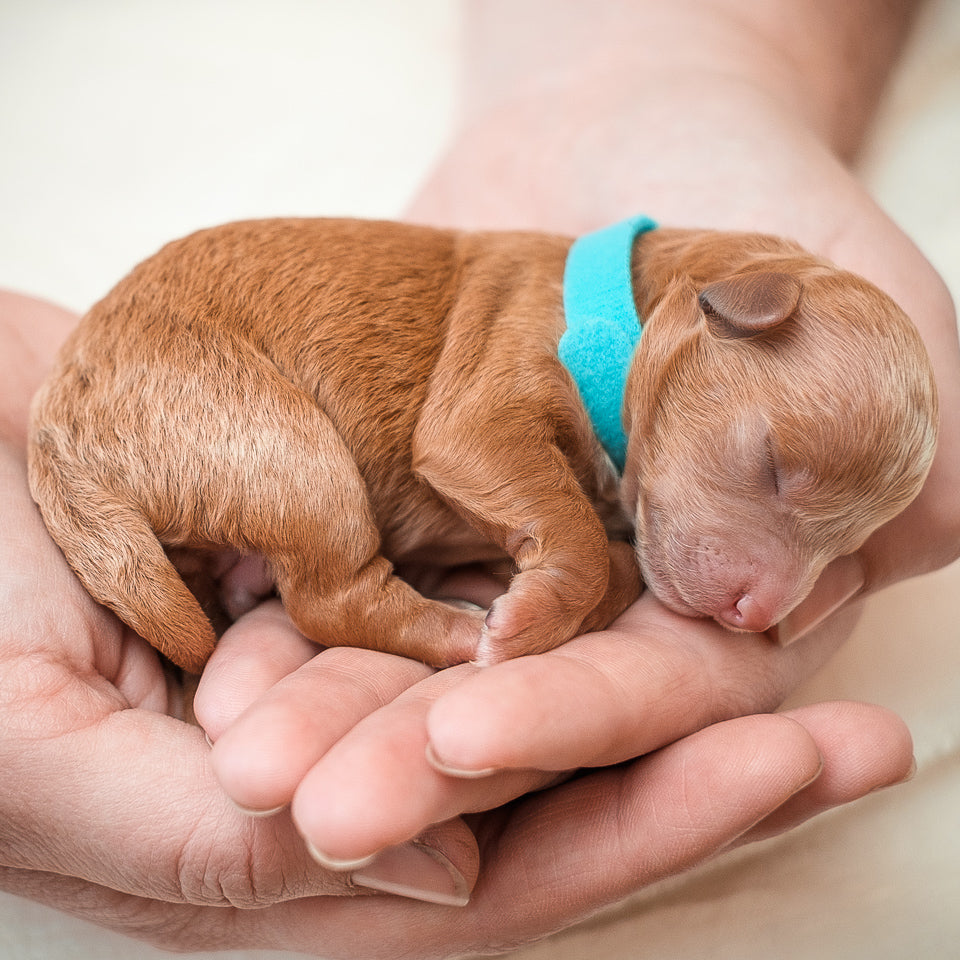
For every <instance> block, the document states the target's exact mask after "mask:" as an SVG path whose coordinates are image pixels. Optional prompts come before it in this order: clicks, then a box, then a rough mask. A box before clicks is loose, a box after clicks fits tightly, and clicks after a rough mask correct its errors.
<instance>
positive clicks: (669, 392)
mask: <svg viewBox="0 0 960 960" xmlns="http://www.w3.org/2000/svg"><path fill="white" fill-rule="evenodd" d="M780 251H781V252H780V253H779V255H777V254H774V252H773V251H771V256H769V257H765V258H761V259H760V260H759V261H757V260H754V262H753V263H752V265H751V266H750V267H748V268H745V269H741V270H740V271H738V273H739V275H740V276H744V275H746V274H748V273H751V272H753V271H760V272H762V271H765V270H776V271H781V270H789V273H790V274H791V275H793V276H796V277H797V278H799V279H800V282H801V293H800V297H799V301H798V303H797V306H796V309H795V310H794V311H793V312H792V313H791V315H790V316H789V317H788V318H787V319H785V320H784V321H783V322H782V323H777V324H776V325H774V326H773V327H772V328H771V329H768V330H764V331H761V332H758V333H757V334H755V335H743V336H737V337H733V338H730V337H726V336H722V335H720V336H718V335H717V330H716V329H715V328H714V327H713V325H711V323H710V322H709V320H708V318H707V317H706V316H705V313H704V310H703V308H702V307H701V304H700V303H699V302H698V285H697V281H696V277H697V269H696V267H695V266H694V267H693V268H692V269H691V270H690V277H689V278H685V279H682V280H680V279H678V280H676V281H674V282H673V283H671V284H670V288H669V290H668V291H667V293H666V294H665V295H664V296H663V297H662V298H661V299H660V300H659V302H658V303H657V304H656V306H655V308H654V310H653V312H652V315H651V317H650V319H649V327H650V332H651V333H654V334H655V336H651V337H649V338H648V339H647V341H646V342H644V340H641V348H640V351H639V356H638V363H637V364H635V367H634V374H633V375H632V377H631V382H630V385H629V396H630V399H629V401H628V405H629V407H630V409H631V410H633V411H634V420H633V430H632V433H631V440H632V442H631V445H630V449H629V454H628V463H627V473H628V474H630V475H631V477H630V480H629V482H628V483H627V484H626V485H625V486H626V488H627V490H628V496H629V498H630V499H629V504H628V506H629V508H630V509H631V511H632V512H633V513H634V514H635V516H636V534H637V552H638V556H639V559H640V564H641V569H642V572H643V578H644V581H645V582H646V583H647V585H648V586H650V587H651V589H653V590H654V592H655V593H657V595H658V596H659V597H660V598H661V599H662V600H663V601H664V602H665V603H667V604H668V605H669V606H671V607H672V608H673V609H675V610H677V611H678V612H681V613H684V614H687V615H695V616H706V617H713V618H716V619H717V620H718V621H719V622H721V623H722V624H723V625H724V626H727V627H731V628H734V629H749V630H765V629H767V628H768V627H770V626H771V625H773V624H774V623H777V622H778V621H779V620H781V619H782V618H783V617H784V616H785V615H786V614H787V613H788V612H789V611H790V610H792V609H793V607H795V606H796V605H797V604H798V603H799V602H800V601H801V600H802V599H803V598H804V597H805V596H806V595H807V594H808V593H809V591H810V589H811V588H812V586H813V584H814V582H815V581H816V579H817V577H818V576H819V574H820V573H821V571H822V570H823V568H824V567H825V566H826V565H827V563H829V562H830V561H831V560H833V559H835V558H836V557H838V556H841V555H844V554H849V553H852V552H853V551H855V550H856V549H858V548H859V547H860V546H861V545H862V543H863V542H864V541H865V540H866V538H867V537H868V536H869V535H870V534H871V533H872V532H873V531H874V530H875V529H877V527H879V526H880V525H882V524H883V523H885V522H886V521H887V520H889V519H891V518H892V517H893V516H895V515H896V514H897V513H899V512H900V511H901V510H902V509H903V508H904V507H905V506H906V505H907V504H908V503H909V502H910V501H911V500H912V499H913V497H915V496H916V494H917V493H918V492H919V489H920V487H921V485H922V483H923V480H924V478H925V476H926V473H927V471H928V470H929V466H930V463H931V461H932V457H933V452H934V447H935V440H936V416H935V411H936V394H935V388H934V384H933V382H932V377H931V374H930V371H929V367H928V365H927V364H925V363H921V362H919V360H918V362H916V363H913V364H911V363H909V362H907V363H905V359H906V358H911V357H918V358H923V357H924V353H923V346H922V343H921V342H920V339H919V336H918V335H917V333H916V332H915V330H914V328H913V327H912V325H911V324H910V323H909V321H908V320H907V318H906V317H905V316H904V315H903V314H902V312H901V311H900V310H899V308H898V307H897V306H896V305H895V304H894V303H893V302H892V301H891V300H890V299H889V298H888V297H886V296H885V295H884V294H882V293H881V292H880V291H878V290H877V289H876V288H874V287H872V286H871V285H870V284H868V283H866V282H865V281H862V280H860V279H859V278H857V277H855V276H853V275H850V274H845V273H841V272H838V271H836V270H832V269H827V268H826V267H825V266H824V265H822V264H821V263H819V262H818V261H816V260H815V259H814V258H812V257H809V256H807V255H797V256H790V255H789V248H787V251H786V255H785V253H784V251H783V246H782V244H781V245H780ZM710 256H711V257H714V256H716V253H715V252H711V254H710ZM694 259H695V254H694ZM720 332H721V333H722V331H720ZM645 336H646V333H645ZM931 413H932V415H931ZM637 414H639V415H637Z"/></svg>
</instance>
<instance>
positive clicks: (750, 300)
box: [699, 272, 802, 339]
mask: <svg viewBox="0 0 960 960" xmlns="http://www.w3.org/2000/svg"><path fill="white" fill-rule="evenodd" d="M801 286H802V285H801V283H800V281H799V280H798V279H797V278H796V277H795V276H793V274H790V273H775V272H760V273H747V274H744V275H743V276H739V277H730V278H729V279H728V280H718V281H717V282H716V283H711V284H710V286H708V287H707V288H706V289H705V290H703V292H702V293H701V294H700V297H699V300H700V306H701V308H702V309H703V314H704V318H705V319H706V321H707V327H708V328H709V329H710V332H711V333H712V334H713V335H714V336H715V337H723V338H726V339H731V338H736V337H752V336H755V335H756V334H758V333H762V332H763V331H764V330H770V329H772V328H773V327H777V326H779V325H780V324H781V323H783V322H784V321H785V320H787V319H789V318H790V317H791V316H792V315H793V312H794V311H795V310H796V309H797V303H798V302H799V301H800V290H801Z"/></svg>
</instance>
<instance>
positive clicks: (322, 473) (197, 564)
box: [30, 220, 936, 670]
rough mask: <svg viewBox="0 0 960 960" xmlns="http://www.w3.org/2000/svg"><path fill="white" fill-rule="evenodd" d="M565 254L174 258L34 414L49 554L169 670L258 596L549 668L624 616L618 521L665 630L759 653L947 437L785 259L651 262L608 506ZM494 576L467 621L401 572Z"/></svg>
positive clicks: (57, 380) (810, 278) (197, 239)
mask: <svg viewBox="0 0 960 960" xmlns="http://www.w3.org/2000/svg"><path fill="white" fill-rule="evenodd" d="M569 245H570V240H569V239H566V238H562V237H554V236H547V235H541V234H533V233H487V234H464V233H456V232H450V231H440V230H432V229H428V228H419V227H410V226H402V225H398V224H390V223H374V222H364V221H348V220H340V221H337V220H273V221H260V222H251V223H239V224H231V225H227V226H224V227H218V228H214V229H212V230H207V231H202V232H200V233H197V234H194V235H192V236H190V237H187V238H185V239H183V240H179V241H176V242H174V243H172V244H169V245H168V246H167V247H165V248H164V249H163V250H161V251H160V252H159V253H158V254H156V255H155V256H154V257H152V258H151V259H149V260H147V261H146V262H144V263H143V264H141V265H140V266H139V267H137V268H136V269H135V270H134V271H133V272H132V273H131V275H130V276H128V277H127V278H126V279H124V280H123V281H121V283H120V284H118V286H117V287H116V288H115V289H114V290H113V291H112V292H111V293H110V294H109V295H108V296H107V297H106V298H105V299H104V300H103V301H101V302H100V303H98V304H97V305H96V306H95V307H94V308H93V309H92V310H91V311H90V312H89V314H88V315H87V316H86V317H85V318H84V320H83V321H82V322H81V324H80V326H79V327H78V329H77V330H76V331H75V333H74V334H73V335H72V337H71V338H70V340H69V341H68V343H67V344H66V345H65V347H64V348H63V351H62V352H61V355H60V358H59V361H58V363H57V366H56V369H55V370H54V372H53V374H52V376H51V378H50V379H49V380H48V382H47V383H46V385H45V386H44V387H43V389H42V390H41V392H40V394H39V395H38V397H37V399H36V401H35V404H34V409H33V423H32V437H31V455H30V476H31V485H32V490H33V494H34V497H35V499H36V500H37V502H38V504H39V505H40V508H41V510H42V512H43V516H44V519H45V521H46V523H47V526H48V528H49V530H50V532H51V534H52V536H53V537H54V539H55V540H56V541H57V542H58V543H59V544H60V546H61V547H62V549H63V551H64V554H65V555H66V557H67V559H68V561H69V562H70V563H71V565H72V566H73V568H74V569H75V570H76V571H77V574H78V576H79V577H80V579H81V580H82V582H83V583H84V585H85V586H86V587H87V589H88V590H89V591H90V593H91V595H92V596H93V597H94V598H96V599H97V600H99V601H100V602H102V603H104V604H106V605H107V606H109V607H111V608H112V609H113V610H115V611H116V613H117V614H118V615H119V616H120V617H121V618H122V619H123V620H124V621H126V622H127V623H128V624H129V625H130V626H132V627H133V628H134V629H135V630H137V631H138V632H139V633H140V634H142V635H143V636H144V637H146V638H147V639H148V640H149V641H150V642H151V643H153V644H154V645H155V646H156V647H157V648H158V649H160V650H161V651H162V652H163V653H165V654H166V655H167V656H169V657H170V658H171V659H172V660H174V661H175V662H177V663H179V664H181V665H182V666H184V667H185V668H187V669H189V670H198V669H200V668H201V667H202V665H203V663H204V662H205V660H206V658H207V657H208V656H209V654H210V651H211V650H212V648H213V644H214V643H215V640H216V633H215V630H214V628H213V627H212V626H211V622H210V620H211V619H212V620H213V621H214V623H216V625H217V627H218V628H219V627H222V626H223V624H224V623H225V622H227V621H228V620H229V619H230V618H231V617H233V616H236V615H237V613H239V612H242V610H243V609H245V608H246V607H248V606H249V605H250V604H251V603H252V602H254V600H255V599H256V598H257V597H258V596H260V595H261V594H263V593H264V592H265V591H266V590H268V589H269V588H270V586H271V584H272V583H273V582H274V581H275V583H276V587H277V590H278V592H279V593H280V595H281V596H282V598H283V600H284V603H285V605H286V606H287V608H288V610H289V612H290V615H291V617H292V618H293V620H294V622H295V623H296V624H297V625H298V626H299V627H300V629H301V630H303V632H304V633H305V634H306V635H307V636H309V637H310V638H311V639H313V640H315V641H317V642H319V643H322V644H355V645H361V646H370V647H375V648H378V649H385V650H391V651H395V652H398V653H402V654H405V655H408V656H413V657H417V658H419V659H423V660H425V661H427V662H430V663H435V664H446V663H453V662H457V661H461V660H466V659H471V658H475V657H478V658H479V659H481V660H484V661H488V662H489V661H493V660H496V659H500V658H503V657H508V656H514V655H517V654H521V653H527V652H536V651H540V650H544V649H548V648H550V647H552V646H555V645H557V644H559V643H562V642H564V641H565V640H567V639H569V638H570V637H571V636H573V635H575V634H576V633H577V632H579V631H582V630H584V629H590V628H597V627H601V626H605V625H606V624H607V623H609V622H610V620H612V619H613V618H614V617H615V616H616V615H617V614H618V613H619V612H621V611H622V610H623V609H624V608H625V607H626V605H627V604H628V603H629V602H631V601H632V600H633V599H634V598H635V597H636V596H637V594H638V593H639V590H640V588H641V584H640V580H639V577H638V573H637V563H636V559H635V555H634V551H633V548H632V547H631V546H630V545H629V544H627V543H626V542H625V540H626V538H627V537H628V536H629V534H630V532H631V528H632V526H633V523H634V522H636V525H637V538H638V552H639V556H640V561H641V565H642V567H643V570H644V577H645V579H647V580H648V582H649V583H650V584H651V586H652V587H653V588H654V589H655V590H656V591H657V592H658V594H660V595H661V596H662V597H663V598H664V599H665V600H666V601H667V602H668V603H671V604H672V605H673V606H675V607H676V608H677V609H680V610H682V611H683V612H688V613H692V614H694V615H701V616H715V617H717V618H718V619H719V620H721V621H722V622H724V623H726V624H727V625H728V626H731V627H734V628H743V629H765V628H766V627H767V626H769V625H770V624H772V623H773V622H775V620H776V619H779V618H780V617H782V616H783V615H784V614H785V613H786V612H787V611H788V610H789V609H790V608H792V606H794V605H795V604H796V603H797V602H798V601H799V600H800V599H801V598H802V596H803V595H805V594H806V592H808V591H809V589H810V586H811V585H812V582H813V579H815V577H816V574H817V573H818V572H819V571H820V569H822V567H823V565H824V564H825V563H826V562H827V561H828V560H829V559H832V557H834V556H837V555H839V554H841V553H846V552H850V551H851V550H853V549H856V547H857V546H859V544H860V543H861V542H862V541H863V539H864V538H865V537H866V536H867V535H868V534H869V533H870V532H871V531H872V530H873V529H874V528H875V527H876V526H877V525H879V524H880V523H882V522H883V521H885V520H886V519H888V518H889V517H891V516H892V515H893V514H895V513H896V512H898V511H899V510H901V509H902V508H903V507H904V506H905V505H906V504H907V503H908V502H909V500H910V499H912V497H913V496H915V495H916V493H917V492H918V491H919V488H920V485H921V484H922V481H923V478H924V476H925V474H926V471H927V469H928V468H929V464H930V459H931V457H932V453H933V446H934V438H935V424H936V401H935V394H934V387H933V380H932V376H931V374H930V370H929V364H928V362H927V359H926V356H925V354H924V352H923V347H922V344H921V343H920V340H919V337H918V336H917V334H916V333H915V331H914V330H913V328H912V326H911V325H910V324H909V321H908V320H907V319H906V318H905V317H904V316H903V315H902V313H901V312H900V311H899V310H898V309H897V308H896V306H895V305H894V304H893V303H892V302H891V301H890V300H889V299H888V298H886V297H884V296H883V295H882V294H880V293H879V291H876V290H875V289H874V288H872V287H870V286H869V285H868V284H866V283H865V282H864V281H862V280H859V279H857V278H854V277H852V276H851V275H849V274H843V273H840V272H839V271H836V270H835V269H833V268H832V267H830V266H829V265H827V264H825V263H823V262H822V261H819V260H816V259H814V258H812V257H810V256H809V255H807V254H805V253H804V252H803V251H801V250H799V248H796V247H795V246H793V245H791V244H787V243H785V242H783V241H780V240H776V239H773V238H769V237H758V236H753V235H738V234H730V235H724V234H714V233H707V232H703V231H674V230H666V229H661V230H657V231H655V232H653V233H650V234H647V235H645V236H644V237H643V238H641V240H640V241H639V242H638V244H637V248H636V250H635V258H634V282H635V289H636V291H637V298H638V304H639V306H640V308H641V310H642V313H643V315H644V316H645V318H646V327H645V332H644V335H643V337H642V339H641V343H640V348H639V350H638V352H637V356H636V358H635V362H634V366H633V368H632V371H631V376H630V380H629V383H628V391H627V401H626V405H625V411H624V416H625V422H626V423H627V425H628V427H629V429H630V446H629V451H628V464H627V470H626V473H625V477H624V483H623V484H622V489H620V485H619V484H618V478H617V477H616V475H615V473H614V472H613V470H612V469H611V466H610V464H609V461H608V460H607V458H606V456H605V455H604V454H603V452H602V449H601V448H600V447H599V445H598V443H597V440H596V438H595V437H594V435H593V432H592V430H591V428H590V424H589V422H588V420H587V418H586V415H585V413H584V410H583V408H582V406H581V404H580V401H579V398H578V395H577V391H576V388H575V386H574V385H573V383H572V381H571V380H570V378H569V376H568V375H567V373H566V372H565V370H564V369H563V368H562V367H561V366H560V364H559V361H558V360H557V357H556V348H557V342H558V339H559V337H560V334H561V333H562V331H563V329H564V323H563V311H562V306H561V303H562V300H561V278H562V274H563V265H564V260H565V257H566V253H567V250H568V248H569ZM752 272H759V273H760V274H762V276H761V278H760V280H759V281H757V282H756V283H755V284H754V287H751V288H750V289H754V288H756V289H759V290H760V291H761V294H760V295H761V297H763V296H766V299H767V300H769V299H770V296H768V295H767V294H769V290H770V289H772V287H771V286H770V282H769V281H768V278H767V276H766V274H767V273H770V274H771V276H773V275H778V276H781V277H782V276H783V275H785V274H786V275H789V276H792V277H795V278H796V280H787V281H785V283H786V285H787V287H789V288H790V289H791V290H794V292H796V291H800V292H799V302H798V303H797V304H796V305H795V309H794V308H790V310H789V313H788V315H787V316H784V317H781V318H778V319H777V322H776V323H773V324H772V325H771V326H770V328H769V329H765V330H762V331H759V332H754V331H751V332H750V333H749V335H746V334H744V332H743V331H742V330H741V331H740V332H737V325H738V324H739V323H741V322H743V317H742V315H743V314H744V313H749V312H750V311H751V310H752V309H753V307H752V306H751V304H750V302H749V296H753V295H754V294H749V296H747V299H746V300H744V301H743V303H745V304H746V306H744V305H743V303H741V300H743V297H742V296H741V294H742V292H743V289H747V287H745V286H743V284H744V281H743V280H742V279H740V278H742V277H743V276H744V275H745V274H748V273H752ZM730 277H734V278H735V279H734V280H733V281H730V282H726V283H725V285H723V284H721V285H720V286H716V287H712V288H711V287H710V285H711V284H713V283H715V282H716V281H728V280H729V278H730ZM747 286H749V284H748V285H747ZM741 287H743V289H741ZM705 288H706V289H707V290H708V292H707V294H705V297H706V299H704V301H703V303H701V302H700V301H699V300H698V297H699V296H700V295H701V294H704V290H705ZM711 291H712V292H711ZM748 293H749V291H748ZM777 296H779V294H778V295H776V296H774V300H776V298H777ZM710 297H712V298H713V302H711V301H710ZM731 297H732V299H731ZM725 298H726V299H725ZM738 298H739V299H738ZM728 314H729V315H730V316H728ZM767 322H769V321H767ZM731 324H732V326H731ZM731 332H732V334H733V335H732V336H731ZM768 457H773V458H774V460H773V463H774V465H775V468H776V477H777V481H776V484H774V483H772V482H771V481H770V477H771V475H772V474H771V467H770V461H769V460H768ZM503 556H509V557H510V558H512V560H513V562H514V564H515V568H516V575H515V576H514V577H513V580H512V582H511V585H510V589H509V591H508V593H507V594H505V595H504V597H502V598H500V599H499V600H498V601H497V602H496V603H495V604H494V606H493V608H492V609H491V610H490V611H489V612H488V613H487V614H486V615H484V614H482V613H478V612H475V611H471V610H465V609H459V608H457V607H454V606H451V605H447V604H443V603H439V602H437V601H433V600H428V599H425V598H424V597H423V596H421V594H419V593H418V592H417V591H416V590H415V589H413V587H411V586H410V585H408V584H407V583H406V582H405V581H404V580H402V579H400V578H399V577H397V576H396V574H395V572H394V566H395V565H417V564H424V563H427V564H455V563H456V564H459V563H464V562H470V561H487V560H493V559H496V558H500V557H503ZM170 559H172V560H173V561H174V563H175V564H176V567H177V568H178V569H179V570H180V573H178V572H177V569H175V567H174V566H173V565H171V563H170ZM725 571H726V572H725ZM185 580H186V581H187V583H188V584H189V587H190V589H188V587H187V585H186V584H185V582H184V581H185ZM197 596H198V597H201V598H203V599H204V601H205V603H206V605H207V612H206V613H205V612H204V611H203V610H202V609H201V607H200V605H198V602H197V599H196V598H195V597H197ZM745 598H746V599H745ZM738 604H739V606H738Z"/></svg>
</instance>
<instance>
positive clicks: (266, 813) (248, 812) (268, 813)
mask: <svg viewBox="0 0 960 960" xmlns="http://www.w3.org/2000/svg"><path fill="white" fill-rule="evenodd" d="M230 802H231V803H232V804H233V805H234V806H235V807H236V808H237V809H238V810H239V811H240V812H241V813H242V814H243V815H244V816H245V817H272V816H275V815H276V814H278V813H280V811H281V810H286V808H287V805H286V804H285V803H281V804H280V806H279V807H271V808H270V809H269V810H256V809H254V808H253V807H245V806H243V805H242V804H240V803H237V801H236V800H230Z"/></svg>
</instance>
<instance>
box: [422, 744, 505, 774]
mask: <svg viewBox="0 0 960 960" xmlns="http://www.w3.org/2000/svg"><path fill="white" fill-rule="evenodd" d="M427 763H429V764H430V766H431V767H433V769H434V770H437V771H438V772H439V773H443V774H446V775H447V776H448V777H458V778H460V779H461V780H480V779H482V778H483V777H489V776H490V775H491V774H493V773H496V772H497V768H496V767H482V768H481V769H479V770H463V769H462V768H460V767H451V766H450V764H448V763H445V762H444V761H443V760H441V759H440V757H438V756H437V752H436V750H434V749H433V744H432V743H428V744H427Z"/></svg>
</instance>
